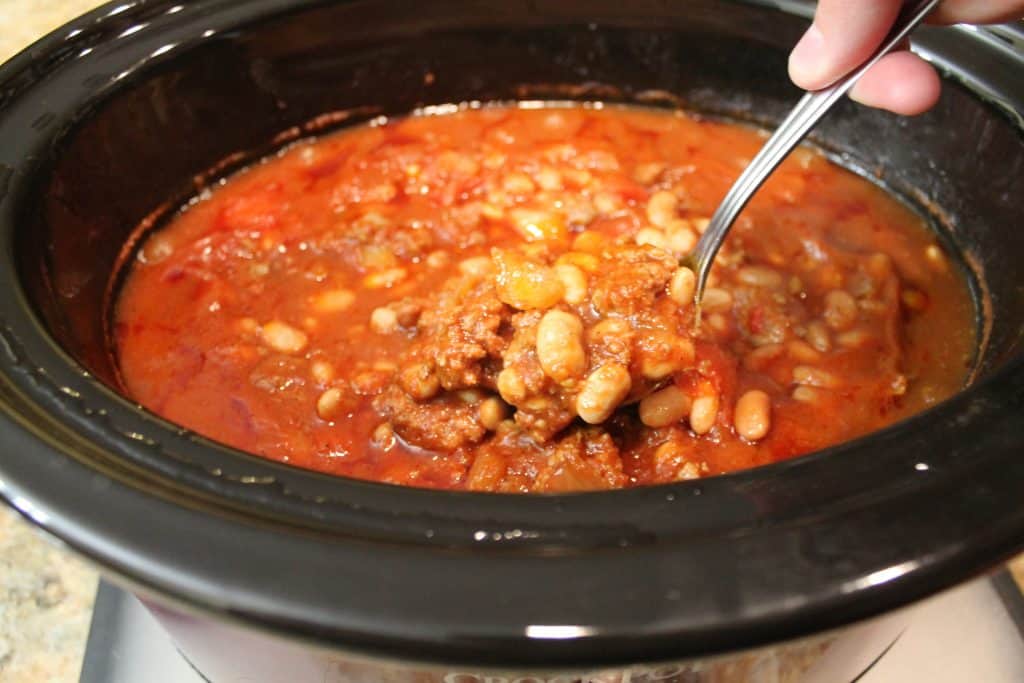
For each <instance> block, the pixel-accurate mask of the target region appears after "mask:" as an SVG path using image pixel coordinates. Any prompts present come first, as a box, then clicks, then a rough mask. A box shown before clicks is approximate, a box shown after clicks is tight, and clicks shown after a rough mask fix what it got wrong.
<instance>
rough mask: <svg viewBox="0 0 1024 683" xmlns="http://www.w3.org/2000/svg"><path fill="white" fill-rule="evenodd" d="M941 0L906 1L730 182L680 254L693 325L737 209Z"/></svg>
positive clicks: (741, 208)
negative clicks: (847, 69)
mask: <svg viewBox="0 0 1024 683" xmlns="http://www.w3.org/2000/svg"><path fill="white" fill-rule="evenodd" d="M940 1H941V0H912V1H910V2H906V3H905V4H904V7H903V9H902V11H901V12H900V16H899V18H897V20H896V22H895V23H894V24H893V27H892V30H891V31H890V32H889V35H887V36H886V38H885V40H884V41H883V42H882V45H881V47H879V48H878V50H876V51H875V52H874V53H873V54H872V55H871V56H870V57H869V58H868V59H867V61H865V62H864V63H863V64H862V65H861V66H859V67H858V68H857V69H855V70H854V71H852V72H851V73H850V74H848V75H846V76H844V77H843V78H841V79H840V80H838V81H836V82H835V83H833V84H832V85H830V86H828V87H827V88H823V89H821V90H816V91H813V92H808V93H807V94H806V95H804V96H803V98H802V99H801V100H800V102H799V103H798V104H797V105H796V106H795V107H794V108H793V110H792V111H791V112H790V113H789V116H787V117H786V119H785V120H784V121H783V122H782V124H781V125H780V126H779V127H778V129H777V130H776V131H775V133H774V134H772V136H771V137H770V138H768V141H767V142H765V144H764V146H763V147H762V148H761V150H760V151H759V152H758V153H757V155H756V156H755V157H754V159H753V160H752V161H751V162H750V164H749V165H748V166H747V168H746V169H745V170H744V171H743V173H742V174H741V175H740V177H739V179H737V180H736V182H735V183H734V184H733V186H732V188H731V189H730V190H729V192H728V193H727V194H726V195H725V199H723V200H722V203H721V204H719V206H718V208H717V209H716V210H715V213H714V214H713V215H712V217H711V221H710V223H708V226H707V229H706V230H705V231H704V234H703V235H701V238H700V240H699V241H698V242H697V245H696V246H695V247H694V249H693V251H692V252H690V253H689V254H687V255H686V256H685V257H683V258H682V259H681V262H680V263H681V265H684V266H687V267H688V268H690V269H691V270H693V271H694V273H695V274H696V276H697V278H696V280H697V284H696V289H695V291H694V303H695V304H696V307H697V317H696V321H697V325H700V304H701V300H702V299H703V298H704V288H705V286H706V285H707V279H708V273H709V272H710V271H711V265H712V263H714V260H715V255H716V254H718V249H719V248H720V247H721V246H722V242H724V241H725V237H726V235H728V234H729V229H730V228H731V227H732V224H733V222H734V221H735V220H736V217H737V216H739V214H740V211H742V210H743V207H745V206H746V205H747V202H749V201H750V198H751V197H752V196H753V195H754V193H755V192H756V191H757V189H758V188H759V187H761V185H762V184H763V183H764V181H765V180H767V178H768V176H769V175H771V173H772V171H774V170H775V169H776V168H777V167H778V165H779V164H780V163H782V160H783V159H785V158H786V156H787V155H788V154H789V153H790V152H791V151H792V150H793V148H794V147H796V146H797V144H799V143H800V141H801V140H803V139H804V137H805V136H806V135H807V133H809V132H810V130H811V129H812V128H814V126H815V125H816V124H817V123H818V121H820V120H821V119H822V117H823V116H825V114H826V113H827V112H828V111H829V109H831V108H832V105H834V104H835V103H836V102H838V101H839V99H840V98H841V97H842V96H843V95H845V94H846V93H847V92H848V91H849V90H850V89H851V88H852V87H853V86H854V84H855V83H857V81H859V80H860V78H861V76H863V75H864V74H865V73H867V71H868V70H869V69H870V68H871V67H872V66H874V65H875V64H876V63H877V62H878V61H879V60H880V59H881V58H882V57H884V56H885V55H886V54H888V53H889V52H891V51H892V50H893V49H895V48H897V47H899V45H900V44H901V43H902V42H903V41H904V40H905V39H906V37H907V36H908V35H910V32H911V31H913V30H914V28H916V27H917V25H918V24H920V23H921V21H922V20H923V19H924V18H925V17H926V16H928V14H929V13H930V12H931V11H932V10H933V9H935V7H936V6H937V5H938V4H939V2H940Z"/></svg>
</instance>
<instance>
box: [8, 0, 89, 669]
mask: <svg viewBox="0 0 1024 683" xmlns="http://www.w3.org/2000/svg"><path fill="white" fill-rule="evenodd" d="M100 4H102V3H101V2H100V1H99V0H0V27H3V30H2V31H0V62H5V61H7V59H8V58H9V57H11V56H12V55H14V54H15V53H16V52H18V51H19V50H21V49H22V48H23V47H25V46H26V45H28V44H29V43H31V42H32V41H34V40H36V39H37V38H39V37H41V36H42V35H44V34H46V33H48V32H49V31H51V30H53V29H55V28H57V27H58V26H60V25H61V24H63V23H64V22H66V21H68V20H69V19H72V18H74V17H75V16H78V15H79V14H82V13H83V12H86V11H88V10H90V9H93V8H94V7H97V6H98V5H100ZM97 578H98V577H97V574H96V571H95V570H94V569H93V568H92V567H90V566H89V565H88V564H87V563H86V562H84V561H82V560H81V559H79V558H78V557H77V556H75V555H74V554H72V553H70V552H68V551H67V550H65V549H64V548H62V547H61V546H60V545H59V544H58V543H56V542H53V541H51V540H50V539H49V538H47V537H45V536H43V535H42V534H40V533H39V532H37V531H36V530H35V529H34V528H32V527H31V526H29V525H28V524H26V523H25V522H24V521H22V520H21V519H20V518H19V517H18V516H17V515H16V514H15V513H14V512H12V511H10V510H9V509H7V508H6V507H4V506H3V505H2V504H0V681H3V683H73V682H74V681H77V680H78V676H79V671H80V670H81V667H82V654H83V653H84V652H85V640H86V636H87V635H88V633H89V621H90V619H91V617H92V603H93V598H94V596H95V593H96V581H97Z"/></svg>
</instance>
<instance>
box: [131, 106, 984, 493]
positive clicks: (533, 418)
mask: <svg viewBox="0 0 1024 683" xmlns="http://www.w3.org/2000/svg"><path fill="white" fill-rule="evenodd" d="M761 141H762V140H761V137H760V136H759V135H758V134H757V133H756V132H754V131H751V130H749V129H745V128H742V127H738V126H734V125H728V124H723V123H714V122H708V121H701V120H697V119H694V118H690V117H688V116H685V115H682V114H668V113H658V112H651V111H641V110H630V109H612V108H606V109H603V110H593V109H583V108H570V109H555V108H552V109H542V110H526V109H516V108H487V109H482V110H468V111H460V112H458V113H453V114H449V115H443V116H429V117H428V116H423V117H411V118H406V119H403V120H398V121H394V122H390V123H387V124H386V125H379V126H363V127H360V128H356V129H353V130H349V131H346V132H343V133H340V134H336V135H333V136H330V137H326V138H324V139H321V140H318V141H313V142H307V143H302V144H300V145H298V146H295V147H293V148H290V149H288V150H286V151H284V152H282V153H281V154H280V155H278V156H276V157H274V158H271V159H268V160H266V161H265V162H263V163H260V164H258V165H256V166H254V167H252V168H251V169H248V170H246V171H244V172H242V173H239V174H237V175H236V176H235V177H233V178H231V179H229V180H228V181H227V182H226V183H224V184H223V185H221V186H219V187H217V188H215V189H213V190H212V191H211V192H209V193H207V194H206V195H204V196H203V197H202V198H201V199H200V200H199V201H197V202H194V203H193V204H192V205H190V206H188V207H186V208H185V209H183V210H182V211H181V213H180V214H179V215H178V216H177V217H175V219H174V220H173V221H172V222H171V223H170V224H169V225H168V226H167V227H165V228H163V229H161V230H160V231H159V232H157V233H155V234H154V235H152V236H151V237H149V239H148V240H147V241H146V243H145V244H144V245H143V247H142V248H141V250H140V251H139V253H138V256H137V259H136V261H135V262H134V263H133V264H132V269H131V272H130V275H129V277H128V278H127V282H126V284H125V286H124V289H123V292H122V294H121V297H120V300H119V304H118V308H117V316H116V337H117V343H118V351H119V359H120V365H121V371H122V375H123V378H124V382H125V385H126V387H127V390H128V392H129V393H130V395H131V396H132V397H134V398H135V399H137V400H138V401H140V402H141V403H142V404H143V405H144V406H146V407H147V408H149V409H150V410H152V411H154V412H156V413H158V414H160V415H163V416H165V417H166V418H168V419H170V420H173V421H175V422H177V423H180V424H182V425H184V426H186V427H188V428H190V429H193V430H195V431H197V432H199V433H201V434H203V435H206V436H208V437H210V438H213V439H215V440H217V441H220V442H223V443H226V444H229V445H231V446H235V447H237V448H240V449H242V450H245V451H249V452H251V453H254V454H257V455H260V456H263V457H267V458H271V459H274V460H279V461H282V462H287V463H290V464H293V465H296V466H299V467H305V468H310V469H315V470H320V471H323V472H327V473H331V474H337V475H344V476H351V477H358V478H363V479H372V480H378V481H385V482H391V483H397V484H405V485H413V486H425V487H437V488H455V489H458V488H471V489H477V490H500V491H523V492H525V491H564V490H583V489H598V488H612V487H622V486H632V485H641V484H651V483H658V482H665V481H672V480H677V479H686V478H695V477H700V476H707V475H712V474H719V473H723V472H729V471H734V470H737V469H742V468H747V467H752V466H756V465H761V464H766V463H770V462H774V461H778V460H781V459H784V458H789V457H793V456H796V455H800V454H803V453H807V452H809V451H813V450H816V449H820V448H822V447H825V446H828V445H831V444H835V443H838V442H841V441H844V440H848V439H851V438H853V437H856V436H859V435H862V434H864V433H867V432H870V431H872V430H875V429H878V428H879V427H882V426H884V425H887V424H890V423H892V422H894V421H896V420H898V419H900V418H902V417H905V416H907V415H909V414H911V413H913V412H915V411H919V410H921V409H923V408H925V407H926V406H928V405H930V404H931V403H933V402H935V401H937V400H940V399H942V398H944V397H946V396H949V395H950V394H952V393H953V392H955V391H956V390H957V389H959V387H960V386H961V385H962V383H963V381H964V379H965V376H966V372H967V368H968V363H969V359H970V356H971V351H972V348H973V343H974V337H973V324H972V320H973V317H972V316H973V308H972V304H971V301H970V298H969V296H968V292H967V289H966V287H965V284H964V282H963V281H962V279H961V277H960V276H959V273H958V271H957V269H956V267H955V266H954V265H952V264H951V263H950V261H949V259H948V257H947V255H946V254H944V253H943V251H942V249H941V247H940V246H939V245H938V244H937V242H936V240H935V237H934V236H933V235H932V234H931V233H929V232H928V231H927V230H926V229H925V227H924V226H923V224H922V221H921V219H920V218H919V217H917V216H916V215H915V214H914V213H912V212H911V211H909V210H908V209H907V208H905V207H904V206H902V205H901V204H900V203H898V202H897V201H895V200H894V199H893V198H891V197H889V196H887V195H886V194H885V193H884V192H882V191H881V190H879V189H878V188H877V187H875V186H874V185H872V184H871V183H869V182H867V181H866V180H863V179H861V178H858V177H856V176H854V175H853V174H851V173H849V172H847V171H844V170H842V169H840V168H838V167H836V166H835V165H833V164H831V163H830V162H828V161H827V160H826V159H824V158H823V157H821V156H820V155H818V154H816V153H815V152H812V151H809V150H799V151H797V152H796V153H794V155H792V157H791V158H790V159H788V160H787V161H786V162H785V163H784V164H783V166H782V168H781V169H780V170H779V171H778V172H777V173H776V174H775V175H774V176H773V177H772V179H771V180H770V181H769V182H768V183H767V184H766V186H765V187H764V188H763V190H762V191H761V192H760V193H759V194H758V195H757V197H756V198H755V199H754V200H753V202H752V203H751V205H750V206H749V208H748V209H747V210H746V211H745V213H744V214H743V216H741V219H740V221H739V223H738V225H737V226H736V228H734V231H733V233H732V234H731V235H730V238H729V240H728V242H727V244H726V247H725V248H724V249H723V252H722V253H721V255H720V256H719V259H718V261H717V263H716V266H715V269H714V271H713V278H714V281H713V283H712V287H713V288H712V289H711V290H709V296H708V299H707V300H706V302H705V311H704V319H703V324H702V326H701V328H700V330H699V331H695V330H694V324H693V316H694V311H693V306H692V303H691V302H690V300H689V299H688V298H687V297H686V278H685V277H683V276H685V275H686V274H685V273H684V274H682V276H681V275H677V272H678V268H677V266H676V262H677V258H678V256H680V255H681V254H682V253H685V251H687V250H688V249H689V248H690V247H691V246H692V244H693V242H694V241H695V240H696V237H697V235H698V233H699V231H700V229H701V228H702V227H703V225H704V224H705V223H706V219H707V216H708V215H709V214H710V213H711V212H712V211H713V209H714V207H715V206H716V204H717V202H718V201H719V199H720V198H721V197H722V196H723V195H724V193H725V191H726V190H727V189H728V186H729V184H730V183H731V182H732V181H733V180H734V179H735V177H736V176H737V175H738V173H739V171H740V170H741V168H742V166H743V165H744V164H745V163H746V162H747V161H748V160H749V159H750V157H751V156H752V155H753V154H754V153H755V152H756V150H757V148H758V147H759V146H760V144H761ZM545 340H546V341H545ZM552 340H554V341H552ZM545 344H547V346H545ZM549 347H550V348H549ZM545 348H547V349H548V350H547V351H546V352H545ZM545 354H546V355H545ZM587 392H589V394H587ZM750 392H754V393H750ZM584 394H587V396H584Z"/></svg>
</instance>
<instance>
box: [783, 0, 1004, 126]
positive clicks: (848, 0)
mask: <svg viewBox="0 0 1024 683" xmlns="http://www.w3.org/2000/svg"><path fill="white" fill-rule="evenodd" d="M902 5H903V2H902V1H901V0H820V2H819V3H818V8H817V11H816V12H815V15H814V23H813V24H812V25H811V28H810V29H808V31H807V33H805V34H804V36H803V38H801V39H800V42H798V43H797V45H796V47H795V48H793V52H792V54H791V55H790V57H789V76H790V78H791V79H793V82H794V83H796V84H797V85H798V86H800V87H801V88H804V89H805V90H818V89H820V88H824V87H825V86H827V85H830V84H831V83H833V82H835V81H836V80H837V79H839V78H841V77H842V76H844V75H846V74H847V73H849V72H850V71H852V70H853V69H854V68H856V67H857V66H858V65H859V64H861V63H862V62H864V61H865V60H866V59H867V58H868V57H869V56H871V53H872V52H874V51H875V50H876V49H877V48H878V46H879V45H881V43H882V40H883V39H884V38H885V36H886V34H887V33H888V32H889V29H890V28H891V27H892V24H893V22H895V21H896V17H897V15H898V14H899V11H900V8H901V7H902ZM1022 16H1024V0H946V1H945V2H943V3H942V4H941V5H939V7H938V8H937V9H936V10H935V11H934V12H933V13H932V14H931V16H929V18H928V21H929V22H932V23H942V24H954V23H970V24H985V23H998V22H1001V21H1009V20H1011V19H1015V18H1019V17H1022ZM940 89H941V85H940V83H939V77H938V74H936V72H935V69H933V68H932V67H931V66H930V65H929V64H928V63H927V62H925V61H924V60H923V59H921V58H920V57H917V56H916V55H914V54H912V53H911V52H910V51H909V50H898V51H894V52H891V53H890V54H888V55H886V56H885V57H883V58H882V59H881V61H879V62H878V64H876V65H875V66H874V67H872V69H871V70H870V71H868V72H867V73H866V74H864V77H863V78H861V79H860V81H858V82H857V84H856V85H855V86H854V87H853V89H852V90H851V91H850V97H851V98H853V99H854V100H856V101H857V102H860V103H861V104H866V105H868V106H870V107H879V108H881V109H888V110H889V111H893V112H896V113H897V114H903V115H906V116H913V115H915V114H920V113H922V112H924V111H927V110H928V109H930V108H931V107H932V105H934V104H935V102H936V101H937V100H938V99H939V91H940Z"/></svg>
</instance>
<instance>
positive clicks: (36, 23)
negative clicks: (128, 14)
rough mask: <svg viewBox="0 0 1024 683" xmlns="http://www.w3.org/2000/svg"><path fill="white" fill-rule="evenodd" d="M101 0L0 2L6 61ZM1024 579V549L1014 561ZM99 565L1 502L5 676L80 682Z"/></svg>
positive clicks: (20, 682)
mask: <svg viewBox="0 0 1024 683" xmlns="http://www.w3.org/2000/svg"><path fill="white" fill-rule="evenodd" d="M100 4H102V2H100V1H99V0H0V62H3V61H6V60H7V58H9V57H10V56H11V55H13V54H15V53H16V52H17V51H18V50H20V49H22V48H23V47H24V46H26V45H28V44H29V43H31V42H32V41H33V40H35V39H36V38H38V37H40V36H42V35H44V34H45V33H47V32H49V31H50V30H52V29H54V28H56V27H57V26H59V25H61V24H63V23H64V22H66V21H68V20H69V19H72V18H73V17H75V16H78V15H80V14H82V13H84V12H86V11H88V10H90V9H93V8H94V7H97V6H99V5H100ZM1011 567H1012V569H1013V570H1014V574H1015V576H1016V577H1017V581H1018V583H1021V585H1024V555H1022V556H1021V557H1018V558H1017V559H1016V560H1014V562H1013V563H1011ZM97 578H98V577H97V574H96V571H95V570H94V569H93V568H92V567H90V566H89V565H88V564H87V563H85V562H83V561H82V560H80V559H79V558H78V557H76V556H75V555H73V554H72V553H69V552H68V551H67V550H65V549H63V548H61V547H59V545H58V544H56V543H54V542H52V541H51V540H49V539H47V538H44V537H43V536H42V535H41V534H39V533H38V532H36V531H35V530H34V529H33V528H32V527H30V526H29V525H28V524H26V523H25V522H24V521H22V520H21V519H20V518H19V517H18V516H17V515H15V514H14V513H13V512H11V511H9V510H8V509H7V508H4V507H3V506H2V505H0V681H2V682H3V683H72V682H74V681H77V680H78V677H79V671H80V669H81V662H82V654H83V653H84V651H85V640H86V636H87V635H88V630H89V621H90V618H91V615H92V603H93V597H94V594H95V592H96V581H97Z"/></svg>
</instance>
